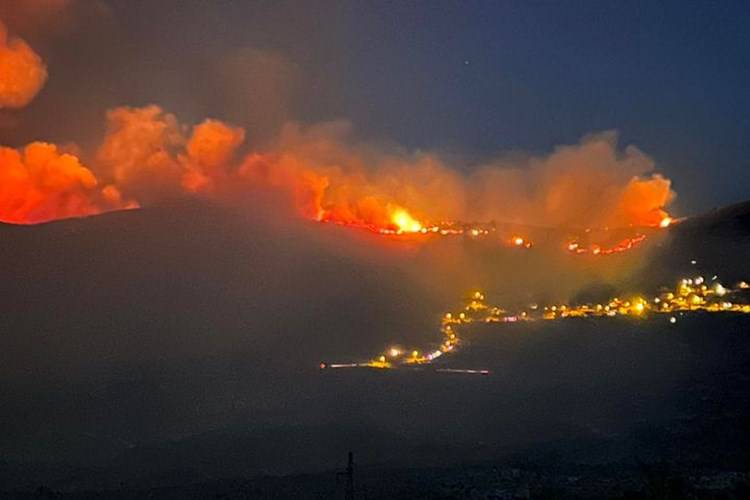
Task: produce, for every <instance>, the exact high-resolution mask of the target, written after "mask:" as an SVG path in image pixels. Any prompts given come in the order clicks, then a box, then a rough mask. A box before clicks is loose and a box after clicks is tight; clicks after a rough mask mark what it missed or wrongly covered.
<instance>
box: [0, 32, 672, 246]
mask: <svg viewBox="0 0 750 500" xmlns="http://www.w3.org/2000/svg"><path fill="white" fill-rule="evenodd" d="M0 69H2V74H3V75H4V76H3V79H2V81H1V82H0V108H21V107H23V106H26V105H27V104H29V102H30V101H31V100H32V99H33V98H34V96H35V95H36V94H37V93H38V92H39V91H40V89H41V88H42V86H43V85H44V83H45V81H46V79H47V69H46V66H45V64H44V62H43V61H42V60H41V58H40V56H39V55H38V54H36V53H35V52H34V50H33V49H32V48H31V47H30V46H29V45H28V44H27V43H26V42H25V41H24V40H22V39H21V38H19V37H17V36H14V35H12V34H11V35H9V34H8V33H7V29H6V28H5V27H4V26H2V25H0ZM53 77H54V75H53ZM350 128H351V127H350V126H349V125H348V124H347V123H345V122H334V123H324V124H318V125H312V126H302V125H300V124H297V123H288V124H287V125H286V126H284V127H283V128H282V130H281V131H280V133H279V134H278V136H277V137H276V139H275V140H273V141H271V142H270V143H269V144H268V145H266V146H263V147H257V146H250V145H249V143H248V142H247V141H246V132H245V130H244V129H243V128H242V127H238V126H235V125H231V124H228V123H225V122H222V121H220V120H215V119H207V120H205V121H203V122H201V123H199V124H197V125H194V126H192V127H191V126H188V125H185V124H182V123H180V122H179V120H178V118H177V117H176V116H174V115H172V114H170V113H169V112H167V111H165V110H164V109H162V108H161V107H159V106H157V105H150V106H145V107H126V106H123V107H118V108H115V109H111V110H110V111H109V112H108V113H107V123H106V133H105V134H104V137H103V139H102V140H101V142H100V145H99V146H98V147H97V148H96V149H95V150H91V151H85V150H82V149H81V148H80V147H78V146H75V145H72V144H69V145H55V144H51V143H48V142H43V141H34V142H31V143H29V144H26V145H21V146H18V147H9V146H4V147H2V148H0V184H1V185H2V189H0V221H5V222H13V223H20V224H34V223H38V222H45V221H50V220H56V219H61V218H67V217H81V216H87V215H93V214H97V213H102V212H107V211H112V210H122V209H129V208H136V207H139V206H146V205H149V204H153V203H155V202H159V201H160V200H164V199H169V198H173V197H175V196H202V197H208V198H212V199H216V200H220V201H229V202H231V201H232V200H233V199H237V198H243V197H247V196H252V192H253V190H257V189H262V190H268V191H274V192H278V193H282V194H283V195H284V196H286V197H287V199H288V201H289V203H290V204H291V206H293V207H294V211H296V213H297V214H298V215H299V216H301V217H304V218H307V219H310V220H313V221H319V222H328V223H335V224H340V225H345V226H350V227H355V228H366V229H368V230H371V231H373V232H376V233H379V234H383V235H403V234H436V235H443V236H446V235H465V236H469V237H483V236H487V235H489V234H490V232H491V229H490V228H491V226H492V224H493V222H498V223H515V224H526V225H536V226H541V227H555V228H557V227H575V228H579V229H580V230H581V231H583V230H585V229H587V228H589V230H590V228H594V229H597V228H599V229H600V228H630V227H632V228H634V229H633V231H632V233H633V234H630V235H629V236H628V239H627V241H623V242H619V243H616V244H615V245H613V246H612V247H611V248H605V247H603V246H602V245H600V244H599V243H598V242H592V244H591V245H590V246H588V247H584V246H583V245H582V244H581V243H580V242H579V241H578V240H580V237H579V236H576V237H575V240H571V241H570V242H568V243H569V245H570V249H571V251H572V252H573V253H583V252H589V253H593V254H602V255H604V254H607V253H609V252H610V251H611V252H616V251H621V250H623V249H626V248H631V247H633V246H635V245H637V244H638V243H639V241H640V240H641V239H642V238H643V236H642V234H641V232H639V231H638V228H641V227H656V226H659V225H660V224H662V225H663V224H665V223H666V221H669V217H668V214H667V212H666V207H667V206H668V205H669V203H670V202H671V201H672V199H673V198H674V193H673V191H672V190H671V183H670V181H669V180H668V179H666V178H664V177H663V176H661V175H660V174H658V173H655V172H654V161H653V160H652V159H651V158H649V157H648V156H647V155H646V154H644V153H643V152H641V151H640V150H638V149H637V148H636V147H634V146H628V147H626V148H625V149H624V150H620V149H619V148H618V146H617V137H616V134H615V133H613V132H605V133H601V134H595V135H591V136H587V137H585V138H583V140H582V141H581V142H580V143H579V144H576V145H569V146H560V147H558V148H556V149H555V150H554V151H553V152H551V153H550V154H548V155H544V156H528V157H525V158H521V159H518V158H516V159H508V158H500V159H497V160H491V161H488V162H484V163H481V164H478V165H465V164H457V165H452V164H449V163H448V162H447V161H446V160H444V159H443V158H442V157H441V155H439V154H437V153H430V152H414V153H412V152H407V151H403V150H400V149H398V148H394V147H388V148H386V147H376V146H374V145H372V144H364V143H360V142H357V141H354V140H352V138H351V132H350ZM470 221H481V223H474V222H470ZM501 237H502V239H503V240H504V241H506V242H510V243H511V245H514V246H518V247H523V248H530V247H531V246H532V245H533V240H531V239H530V238H529V236H528V235H517V234H503V235H501ZM519 238H520V240H518V239H519ZM515 241H521V243H520V244H518V243H515Z"/></svg>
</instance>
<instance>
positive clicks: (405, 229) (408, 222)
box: [391, 208, 423, 233]
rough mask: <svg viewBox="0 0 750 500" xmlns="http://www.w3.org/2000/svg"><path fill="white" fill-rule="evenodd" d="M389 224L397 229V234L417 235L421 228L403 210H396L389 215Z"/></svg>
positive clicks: (418, 223) (417, 222) (416, 221)
mask: <svg viewBox="0 0 750 500" xmlns="http://www.w3.org/2000/svg"><path fill="white" fill-rule="evenodd" d="M391 222H393V224H394V225H395V226H396V227H397V228H398V232H399V233H418V232H420V231H422V229H423V226H422V224H420V222H419V221H418V220H416V219H415V218H414V217H412V216H411V215H410V214H409V212H407V211H406V210H404V209H403V208H398V209H396V210H394V211H393V214H392V215H391Z"/></svg>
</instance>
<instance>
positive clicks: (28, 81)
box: [0, 21, 47, 109]
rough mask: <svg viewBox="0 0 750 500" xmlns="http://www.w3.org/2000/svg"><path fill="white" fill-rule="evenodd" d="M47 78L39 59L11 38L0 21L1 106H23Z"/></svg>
mask: <svg viewBox="0 0 750 500" xmlns="http://www.w3.org/2000/svg"><path fill="white" fill-rule="evenodd" d="M46 80H47V67H46V66H45V65H44V62H43V61H42V59H41V58H40V57H39V56H38V55H37V54H36V52H34V50H33V49H32V48H31V47H29V45H28V44H27V43H26V42H24V41H23V40H21V39H20V38H17V37H10V36H9V35H8V31H7V29H6V28H5V25H4V24H3V23H2V21H0V109H2V108H22V107H24V106H26V105H27V104H28V103H30V102H31V100H32V99H34V97H35V96H36V95H37V93H39V91H40V90H41V88H42V87H43V86H44V82H45V81H46Z"/></svg>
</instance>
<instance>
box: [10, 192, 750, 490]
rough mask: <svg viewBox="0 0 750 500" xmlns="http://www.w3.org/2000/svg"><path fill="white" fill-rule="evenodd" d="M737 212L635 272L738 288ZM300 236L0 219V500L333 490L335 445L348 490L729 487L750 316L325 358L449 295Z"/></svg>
mask: <svg viewBox="0 0 750 500" xmlns="http://www.w3.org/2000/svg"><path fill="white" fill-rule="evenodd" d="M749 221H750V207H748V206H747V205H744V206H738V207H733V208H732V209H731V210H726V211H720V212H717V213H715V214H711V215H709V216H707V217H704V218H702V219H701V218H696V219H694V220H693V221H689V222H690V224H687V223H686V225H685V226H683V227H682V228H680V227H679V226H678V227H677V228H675V229H674V230H672V232H671V234H670V237H669V239H668V240H665V242H664V244H663V245H662V246H661V247H660V248H659V249H658V252H656V253H655V254H654V255H653V259H652V260H651V262H650V264H649V266H650V267H648V266H647V267H646V268H645V271H644V272H643V274H642V275H640V276H633V278H632V282H633V283H636V284H637V283H648V282H650V281H655V280H658V282H659V283H666V284H670V283H671V282H672V280H673V279H676V278H677V277H679V276H683V275H684V273H686V272H701V273H711V272H717V273H719V274H720V275H721V276H722V278H726V279H727V281H728V282H729V283H731V282H732V281H730V280H735V279H747V278H748V277H749V276H750V265H749V264H748V259H747V255H748V250H749V249H750V238H749V235H750V222H749ZM318 229H319V228H315V234H316V235H317V234H318V232H317V231H318ZM300 231H303V232H304V231H305V229H304V228H303V229H299V228H284V227H281V228H273V227H267V225H263V224H259V223H256V222H253V221H249V222H248V221H246V220H242V219H238V218H235V219H232V218H227V217H226V214H224V213H223V212H216V211H212V210H205V209H204V207H198V208H195V207H176V208H174V207H173V208H169V209H165V210H161V211H159V210H156V211H148V210H144V211H140V212H133V213H120V214H110V215H107V216H103V217H97V218H92V219H87V220H80V221H65V222H61V223H57V224H50V225H45V226H37V227H30V228H17V227H0V236H2V237H3V241H4V245H3V246H2V248H0V272H2V277H3V279H2V280H1V281H0V295H1V296H2V304H3V305H2V311H0V312H1V313H2V314H0V331H1V333H2V335H1V336H0V353H1V355H2V363H0V375H2V378H0V401H1V402H2V404H1V405H0V429H1V431H0V492H3V493H1V494H0V496H2V497H7V498H149V497H151V498H321V499H331V498H344V494H345V491H344V490H345V487H346V477H344V476H342V475H337V474H338V473H339V472H342V471H343V469H344V467H345V465H346V456H347V452H348V451H350V450H351V451H353V452H354V454H355V470H354V487H355V498H370V499H374V498H660V499H665V498H670V499H671V498H711V499H714V498H716V499H718V498H731V499H734V498H737V499H739V498H748V476H747V474H748V471H749V467H748V464H750V451H749V450H750V437H749V436H750V434H748V432H747V430H748V429H750V397H748V395H750V317H746V316H735V315H728V314H724V315H716V314H714V315H709V314H697V315H695V316H685V317H681V318H680V319H679V321H678V322H677V323H676V324H670V323H669V322H668V321H667V320H666V318H664V317H653V318H650V319H646V320H636V319H615V320H612V319H596V320H594V319H586V320H582V319H578V320H575V319H571V320H566V321H560V322H553V323H547V322H545V323H530V324H514V325H494V326H486V327H476V328H473V329H470V330H467V331H466V332H464V335H465V341H466V343H467V345H466V346H465V347H464V348H463V349H462V350H461V351H460V352H459V353H458V354H457V355H455V356H451V357H449V359H447V360H445V361H444V362H445V363H447V366H450V367H453V368H482V369H489V370H491V372H492V373H491V375H489V376H473V375H460V374H449V373H435V372H433V371H431V370H429V369H427V370H424V371H393V372H382V371H370V370H359V371H323V372H321V371H320V370H318V369H317V363H318V362H319V361H320V360H321V359H331V360H339V359H340V360H350V359H357V357H358V356H359V357H362V356H367V355H368V353H374V352H378V351H379V350H380V349H382V348H383V346H384V345H388V344H389V343H390V342H393V341H409V342H413V343H414V344H415V345H423V344H424V343H428V342H434V341H435V340H436V336H437V324H438V322H439V317H440V311H442V310H444V309H443V308H444V307H453V306H455V305H456V304H455V303H454V302H451V303H448V302H447V301H446V300H444V297H442V296H440V295H439V294H437V295H434V296H431V295H429V293H427V294H426V293H425V292H426V290H425V288H424V286H422V285H420V284H419V281H418V280H414V279H413V277H410V276H408V275H407V274H406V273H405V272H404V271H403V269H402V267H400V264H399V262H397V261H396V262H395V264H394V263H393V262H391V261H388V258H389V257H387V256H386V258H381V257H380V256H378V258H371V257H370V256H367V255H366V251H363V250H356V249H355V250H356V251H352V250H351V249H350V250H349V251H347V252H338V253H337V252H336V251H332V250H331V247H330V246H329V245H328V244H327V243H326V242H325V241H319V240H318V238H317V236H311V237H307V236H306V237H305V238H303V239H300V237H299V236H298V235H299V234H300ZM336 241H338V240H336ZM357 252H360V254H357ZM353 255H357V257H353ZM690 260H697V262H698V264H697V265H696V264H691V262H690ZM699 268H700V269H699ZM714 270H715V271H714ZM292 284H293V285H294V286H291V285H292ZM448 295H450V296H451V299H450V300H454V299H453V297H455V295H460V294H458V292H456V294H453V292H451V294H448ZM363 318H364V320H363ZM373 318H375V320H373Z"/></svg>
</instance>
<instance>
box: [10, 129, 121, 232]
mask: <svg viewBox="0 0 750 500" xmlns="http://www.w3.org/2000/svg"><path fill="white" fill-rule="evenodd" d="M134 206H135V204H134V203H133V202H126V201H124V200H123V199H122V195H121V194H120V193H119V190H118V189H117V188H116V187H115V186H111V185H110V186H105V187H104V188H101V189H100V188H99V182H98V181H97V179H96V177H95V176H94V174H93V173H92V172H91V170H89V169H88V168H86V167H85V166H84V165H82V164H81V162H80V161H79V159H78V158H77V157H75V156H73V155H71V154H68V153H61V152H60V151H59V150H58V148H57V146H54V145H52V144H47V143H44V142H34V143H31V144H29V145H28V146H26V147H25V148H24V149H23V150H22V151H18V150H16V149H13V148H7V147H0V220H2V221H4V222H14V223H34V222H43V221H47V220H53V219H60V218H66V217H80V216H84V215H92V214H97V213H100V212H103V211H107V210H114V209H123V208H132V207H134Z"/></svg>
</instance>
